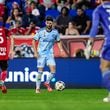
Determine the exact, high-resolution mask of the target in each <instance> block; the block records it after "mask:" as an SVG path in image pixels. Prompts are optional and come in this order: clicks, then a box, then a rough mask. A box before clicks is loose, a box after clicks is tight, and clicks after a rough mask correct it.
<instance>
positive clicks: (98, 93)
mask: <svg viewBox="0 0 110 110" xmlns="http://www.w3.org/2000/svg"><path fill="white" fill-rule="evenodd" d="M0 92H1V91H0ZM106 95H107V92H106V90H104V89H65V90H64V91H56V90H54V91H53V92H51V93H48V92H47V91H46V90H45V89H43V90H42V91H41V94H35V90H34V89H8V93H7V94H2V93H0V110H110V103H104V102H103V101H102V99H103V98H104V97H105V96H106Z"/></svg>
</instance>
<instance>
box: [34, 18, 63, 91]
mask: <svg viewBox="0 0 110 110" xmlns="http://www.w3.org/2000/svg"><path fill="white" fill-rule="evenodd" d="M36 41H38V47H37V48H36V43H35V42H36ZM55 42H57V44H58V47H59V49H60V52H61V53H63V48H62V45H61V41H60V36H59V33H58V31H57V30H56V29H53V18H52V17H50V16H48V17H46V27H45V28H42V29H40V30H39V31H38V32H37V33H36V34H35V36H34V38H33V41H32V45H33V49H34V56H35V57H36V58H37V67H38V76H37V79H36V93H40V85H41V76H42V73H43V69H44V66H45V64H47V65H48V66H49V68H50V76H49V78H48V79H47V81H46V82H45V83H44V86H46V87H47V90H48V91H49V92H51V91H52V88H51V87H50V81H51V79H52V78H53V76H54V74H55V71H56V64H55V60H54V53H53V46H54V43H55Z"/></svg>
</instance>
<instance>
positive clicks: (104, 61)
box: [100, 48, 110, 102]
mask: <svg viewBox="0 0 110 110" xmlns="http://www.w3.org/2000/svg"><path fill="white" fill-rule="evenodd" d="M109 55H110V49H109V48H105V49H103V51H102V58H101V65H100V68H101V71H102V79H103V85H104V86H105V87H106V88H107V90H108V93H109V94H108V97H107V98H104V101H106V102H107V101H108V102H110V56H109Z"/></svg>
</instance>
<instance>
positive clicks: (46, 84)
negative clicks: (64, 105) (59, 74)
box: [44, 82, 53, 92]
mask: <svg viewBox="0 0 110 110" xmlns="http://www.w3.org/2000/svg"><path fill="white" fill-rule="evenodd" d="M44 86H45V87H46V88H47V90H48V92H52V91H53V89H52V88H51V87H50V84H49V83H46V82H45V83H44Z"/></svg>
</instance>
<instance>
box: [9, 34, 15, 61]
mask: <svg viewBox="0 0 110 110" xmlns="http://www.w3.org/2000/svg"><path fill="white" fill-rule="evenodd" d="M9 57H10V58H11V59H13V57H14V36H12V35H11V36H10V50H9Z"/></svg>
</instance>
